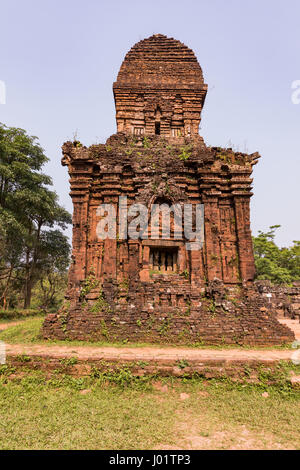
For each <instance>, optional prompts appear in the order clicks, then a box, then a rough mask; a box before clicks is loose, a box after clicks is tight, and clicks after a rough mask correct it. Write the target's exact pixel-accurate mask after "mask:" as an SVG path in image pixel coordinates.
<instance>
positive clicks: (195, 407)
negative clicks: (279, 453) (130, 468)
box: [0, 368, 300, 449]
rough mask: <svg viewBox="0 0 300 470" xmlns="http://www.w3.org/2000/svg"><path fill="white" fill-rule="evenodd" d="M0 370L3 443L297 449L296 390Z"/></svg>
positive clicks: (7, 446)
mask: <svg viewBox="0 0 300 470" xmlns="http://www.w3.org/2000/svg"><path fill="white" fill-rule="evenodd" d="M2 372H3V374H2V375H1V376H0V448H1V449H280V448H281V449H287V448H292V449H300V434H299V430H300V406H299V405H300V391H298V392H296V391H293V390H292V389H289V388H284V389H281V388H279V387H277V388H276V387H267V386H254V385H235V384H230V383H229V382H217V381H213V380H212V381H209V382H207V381H201V380H200V379H197V380H189V381H188V380H185V381H184V380H178V379H173V380H170V379H169V380H165V381H164V380H163V379H162V380H160V381H159V382H157V381H156V382H143V381H142V382H141V383H138V381H137V382H135V383H133V384H131V385H128V384H127V385H126V384H125V385H124V383H123V386H122V384H121V383H119V384H116V383H114V384H113V383H109V382H107V381H103V380H100V379H97V378H84V379H82V378H81V379H75V378H72V377H70V376H58V375H57V376H55V375H54V377H52V378H51V379H50V380H46V378H45V377H44V376H43V375H42V374H41V373H39V372H34V373H33V372H28V373H25V375H24V376H23V377H19V378H18V377H14V375H13V374H12V375H10V376H8V374H7V373H6V372H5V368H4V370H3V371H2Z"/></svg>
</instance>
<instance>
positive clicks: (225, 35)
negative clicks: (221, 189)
mask: <svg viewBox="0 0 300 470" xmlns="http://www.w3.org/2000/svg"><path fill="white" fill-rule="evenodd" d="M299 18H300V2H299V0H284V1H278V0H277V1H276V0H273V1H271V0H270V1H269V0H251V1H250V0H243V1H241V0H226V1H225V0H203V1H201V0H200V1H196V0H185V1H178V0H151V1H143V0H140V1H136V0H127V1H125V0H124V1H121V0H115V1H113V0H111V1H105V0H104V1H101V0H85V1H83V0H60V1H58V0H51V1H50V0H42V1H41V0H39V1H38V0H19V1H16V0H7V1H3V0H0V45H1V49H0V80H2V81H5V84H6V89H7V96H6V104H5V105H2V104H0V122H3V123H5V124H6V125H9V126H16V127H22V128H24V129H26V130H27V131H28V132H29V133H30V134H33V135H36V136H38V137H39V139H40V143H41V145H42V147H43V148H44V149H45V151H46V154H47V155H48V157H49V158H50V159H51V161H50V163H49V164H48V165H47V168H46V171H47V172H48V173H49V174H50V175H51V176H52V178H53V181H54V186H55V189H56V191H57V193H58V194H59V196H60V202H61V203H62V204H63V205H64V206H65V207H67V208H68V209H69V210H70V211H71V210H72V205H71V200H70V198H69V195H68V193H69V185H68V175H67V169H66V168H65V167H62V166H61V164H60V159H61V149H60V147H61V145H62V143H63V142H64V141H66V140H68V139H72V138H73V136H74V134H75V133H76V132H77V137H78V139H79V140H81V142H82V143H83V144H85V145H90V144H93V143H96V142H98V143H99V142H104V141H105V140H106V138H107V137H109V135H111V134H113V133H114V132H115V131H116V124H115V109H114V101H113V94H112V83H113V81H115V79H116V76H117V73H118V69H119V67H120V65H121V62H122V60H123V58H124V55H125V54H126V52H127V51H128V50H129V49H130V47H131V46H133V44H135V43H136V42H137V41H139V40H141V39H143V38H145V37H148V36H151V35H152V34H157V33H161V34H165V35H167V36H170V37H174V38H176V39H179V40H180V41H182V42H184V43H185V44H186V45H187V46H189V47H190V48H192V49H193V50H194V52H195V54H196V56H197V58H198V60H199V62H200V65H201V67H202V69H203V74H204V78H205V82H206V83H207V84H208V93H207V98H206V103H205V107H204V110H203V113H202V122H201V130H200V133H201V135H202V136H203V137H204V139H205V141H206V143H207V144H208V145H215V146H233V147H234V148H235V149H239V150H241V151H245V150H246V151H248V152H255V151H259V152H260V154H261V155H262V158H261V159H260V161H259V163H258V165H257V166H256V167H255V171H254V192H255V195H254V196H253V198H252V216H251V223H252V231H253V233H254V234H256V233H257V231H258V230H259V229H261V230H265V229H267V228H268V226H269V225H273V224H281V225H282V228H281V229H280V231H279V233H278V236H277V242H278V243H279V244H280V245H289V244H290V243H291V242H292V240H295V239H297V240H299V239H300V217H299V186H300V164H299V153H300V132H299V131H300V104H299V105H295V104H293V103H292V100H291V95H292V89H291V85H292V82H293V81H294V80H300V67H299V63H300V57H299V56H300V28H299ZM230 142H231V143H230Z"/></svg>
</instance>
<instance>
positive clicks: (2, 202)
mask: <svg viewBox="0 0 300 470" xmlns="http://www.w3.org/2000/svg"><path fill="white" fill-rule="evenodd" d="M47 161H48V158H47V157H46V155H45V154H44V151H43V149H42V148H41V146H40V144H39V143H38V141H37V138H36V137H33V136H29V135H28V134H27V133H26V131H25V130H23V129H18V128H14V127H7V126H5V125H4V124H0V305H1V306H2V307H4V308H5V307H6V305H7V301H8V298H13V297H14V296H13V295H11V296H9V292H10V291H11V292H15V291H18V290H20V291H22V293H23V301H24V307H25V308H28V307H29V306H30V303H31V295H32V289H33V287H34V285H35V284H36V282H37V281H38V280H40V279H42V277H43V276H44V275H46V274H45V273H46V272H47V275H48V274H49V269H50V268H49V266H50V265H51V269H52V270H53V272H54V271H55V272H57V273H58V272H60V273H63V272H64V273H65V272H66V269H67V264H68V259H69V244H68V240H67V238H66V237H65V235H63V232H62V231H61V230H60V229H62V230H64V229H65V228H66V227H67V225H68V224H69V223H71V216H70V214H69V213H68V212H67V211H66V210H65V209H64V208H63V207H61V206H60V205H59V203H58V196H57V194H56V193H55V192H54V191H52V190H51V189H49V186H51V185H52V181H51V178H50V177H49V176H47V175H45V174H44V173H43V171H42V167H43V165H44V164H45V163H46V162H47ZM54 240H56V241H57V242H58V244H57V247H58V246H59V247H60V248H61V252H60V253H58V250H57V249H54V247H53V243H54ZM54 258H55V259H56V261H55V262H54ZM62 258H63V259H64V261H63V262H62ZM50 259H52V261H51V262H50ZM49 263H50V264H49ZM46 267H47V268H46ZM47 269H48V270H47Z"/></svg>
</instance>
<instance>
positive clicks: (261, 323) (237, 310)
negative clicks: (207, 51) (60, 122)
mask: <svg viewBox="0 0 300 470" xmlns="http://www.w3.org/2000/svg"><path fill="white" fill-rule="evenodd" d="M113 92H114V98H115V106H116V121H117V133H116V134H115V135H112V136H111V137H110V138H109V139H108V140H107V142H106V144H100V145H92V146H91V147H89V148H87V147H85V146H83V145H82V144H81V143H80V142H78V141H74V142H66V143H65V144H64V145H63V159H62V164H63V165H67V166H68V170H69V175H70V185H71V197H72V200H73V206H74V212H73V252H72V262H71V266H70V271H69V287H68V291H67V293H66V302H65V304H64V306H63V308H62V309H61V311H60V312H59V313H58V314H53V315H48V316H47V318H46V321H45V323H44V327H43V335H44V337H46V338H51V337H59V338H65V337H68V338H77V339H90V340H95V339H99V338H103V337H105V338H106V339H108V340H112V341H116V340H120V339H121V340H126V341H136V340H143V341H147V342H172V343H177V344H178V343H183V344H189V343H197V342H198V343H203V342H206V343H214V344H215V343H222V342H223V343H229V344H233V343H241V344H242V343H246V344H276V343H281V342H284V341H290V340H292V339H293V334H292V332H291V331H290V330H289V329H288V328H287V327H285V326H283V325H281V324H279V323H278V321H277V320H276V318H275V317H273V316H272V314H271V313H269V312H268V309H267V306H266V305H265V304H264V302H265V301H264V300H263V299H262V298H261V297H260V296H259V295H258V294H257V292H256V291H255V288H254V284H253V280H254V275H255V267H254V257H253V249H252V239H251V231H250V213H249V203H250V197H251V195H252V192H251V183H252V178H251V173H252V167H253V165H255V164H256V163H257V161H258V158H259V155H258V154H257V153H254V154H251V155H248V154H245V153H241V152H233V151H232V149H231V148H229V149H223V148H219V147H207V146H206V145H205V143H204V141H203V139H202V137H201V136H200V135H199V124H200V120H201V111H202V108H203V105H204V102H205V97H206V93H207V85H206V84H205V83H204V79H203V74H202V70H201V67H200V65H199V63H198V61H197V59H196V57H195V55H194V53H193V51H192V50H191V49H189V48H188V47H186V46H185V45H184V44H182V43H181V42H179V41H177V40H175V39H173V38H167V37H166V36H163V35H160V34H157V35H154V36H151V37H150V38H148V39H144V40H142V41H140V42H138V43H137V44H136V45H134V46H133V47H132V49H131V50H130V51H129V52H128V54H127V55H126V56H125V59H124V61H123V63H122V65H121V68H120V71H119V74H118V77H117V80H116V82H115V83H114V84H113ZM122 204H123V206H124V207H122ZM134 204H139V205H143V207H145V208H146V210H147V211H148V212H147V215H146V218H145V217H144V220H145V219H146V225H144V226H143V227H141V226H140V227H139V234H138V236H136V237H130V236H128V233H127V228H126V234H125V235H124V230H123V228H124V227H123V226H122V229H121V225H122V217H121V216H120V214H122V216H123V213H124V212H123V211H124V210H125V211H128V214H127V215H128V217H127V222H126V224H127V225H128V224H130V222H131V221H132V219H133V214H132V213H130V208H131V209H132V208H133V207H134ZM104 205H107V206H105V207H108V206H109V207H111V208H112V213H114V214H115V215H116V223H115V230H116V236H115V237H113V236H107V237H106V238H105V237H102V238H101V237H99V226H100V225H101V221H103V217H104V215H107V211H106V212H105V211H104V212H101V210H99V208H100V207H104ZM158 205H159V206H160V207H161V206H163V207H164V208H167V209H168V208H169V214H170V219H171V220H170V232H169V234H167V236H163V235H164V232H163V213H162V212H160V211H158V212H159V213H158V218H157V224H156V225H154V226H152V225H151V224H150V216H149V218H148V215H149V214H152V209H153V207H157V206H158ZM186 205H189V206H190V207H192V209H191V211H192V212H191V214H192V216H191V218H190V219H188V221H187V220H186V219H185V218H183V223H182V225H181V226H178V219H176V210H177V211H179V212H181V214H182V213H184V207H185V206H186ZM200 206H201V207H202V208H203V210H204V220H203V227H202V229H203V235H204V243H200V244H199V246H198V247H196V245H195V246H194V247H192V248H191V247H190V245H189V241H190V240H187V236H186V233H187V231H186V230H185V229H186V225H187V224H189V225H190V228H191V229H193V228H194V227H195V224H196V222H195V220H196V219H195V217H196V216H195V213H196V212H197V208H199V207H200ZM202 214H203V212H202ZM177 215H178V214H177ZM127 225H126V227H127ZM195 247H196V248H195Z"/></svg>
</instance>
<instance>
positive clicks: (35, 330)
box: [0, 317, 291, 350]
mask: <svg viewBox="0 0 300 470" xmlns="http://www.w3.org/2000/svg"><path fill="white" fill-rule="evenodd" d="M43 321H44V317H31V318H28V319H26V320H22V321H20V323H19V324H18V325H15V326H10V327H9V328H7V329H6V330H4V331H2V332H0V340H1V341H5V342H7V343H10V344H17V343H27V344H28V343H37V344H49V345H51V344H57V345H65V346H68V345H69V346H91V347H95V346H115V347H124V346H126V347H129V348H136V347H151V348H155V347H160V348H167V347H172V344H167V343H165V344H164V343H160V344H153V343H145V342H137V343H130V342H126V343H124V342H121V341H120V342H109V341H107V340H103V341H95V342H89V341H79V340H68V339H66V340H63V341H62V340H44V339H42V338H41V335H40V330H41V327H42V324H43ZM173 346H174V345H173ZM187 347H189V348H193V349H194V348H199V349H236V348H239V349H261V350H263V349H290V348H291V345H290V344H285V345H282V346H259V347H258V346H255V347H254V346H240V345H238V344H234V345H227V344H226V345H224V344H220V345H206V344H194V345H193V344H188V345H176V348H187Z"/></svg>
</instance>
